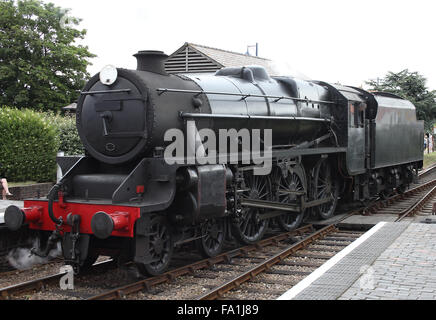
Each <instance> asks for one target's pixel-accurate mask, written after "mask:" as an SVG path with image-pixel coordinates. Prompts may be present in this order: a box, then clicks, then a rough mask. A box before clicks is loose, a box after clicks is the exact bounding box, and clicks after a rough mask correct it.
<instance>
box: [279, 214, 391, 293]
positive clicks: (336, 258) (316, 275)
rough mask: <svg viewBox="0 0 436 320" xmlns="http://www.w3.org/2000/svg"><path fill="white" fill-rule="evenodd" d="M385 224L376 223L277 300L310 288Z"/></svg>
mask: <svg viewBox="0 0 436 320" xmlns="http://www.w3.org/2000/svg"><path fill="white" fill-rule="evenodd" d="M386 223H387V222H379V223H377V224H376V225H375V226H374V227H373V228H371V230H369V231H368V232H366V233H365V234H364V235H362V236H361V237H360V238H359V239H357V240H356V241H354V242H353V243H351V244H350V245H349V246H347V247H346V248H344V249H343V250H342V251H341V252H339V253H338V254H336V255H335V256H334V257H332V258H331V259H330V260H328V261H327V262H326V263H324V264H323V265H322V266H321V267H319V268H318V269H316V270H315V271H314V272H313V273H311V274H310V275H309V276H308V277H306V278H304V279H303V280H301V281H300V282H299V283H298V284H296V285H295V286H294V287H292V288H291V289H290V290H289V291H287V292H285V293H284V294H283V295H281V296H280V297H279V298H278V299H277V300H292V299H293V298H295V297H296V296H297V295H298V294H299V293H300V292H302V291H303V290H304V289H306V288H307V287H308V286H310V285H311V284H312V283H313V282H314V281H315V280H317V279H318V278H319V277H321V276H322V275H323V274H324V273H326V272H327V271H328V270H329V269H330V268H331V267H333V266H334V265H335V264H336V263H338V262H339V261H340V260H341V259H342V258H343V257H345V256H346V255H347V254H349V253H350V252H351V251H353V250H354V249H356V248H357V247H358V246H360V245H361V244H362V243H363V242H365V241H366V240H367V239H368V238H369V237H371V236H372V235H373V234H374V233H376V232H377V231H378V230H380V229H381V228H382V227H383V226H384V225H385V224H386Z"/></svg>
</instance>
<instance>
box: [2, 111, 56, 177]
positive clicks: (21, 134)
mask: <svg viewBox="0 0 436 320" xmlns="http://www.w3.org/2000/svg"><path fill="white" fill-rule="evenodd" d="M59 144H60V141H59V135H58V129H57V128H56V126H55V125H54V124H53V123H51V122H50V121H49V119H48V118H47V117H46V116H44V115H43V114H40V113H37V112H35V111H31V110H25V109H23V110H17V109H13V108H8V107H1V108H0V163H1V165H2V167H1V168H0V172H1V175H2V176H4V177H6V178H7V179H8V180H10V181H28V180H31V181H37V182H46V181H54V180H55V178H56V154H57V152H58V148H59Z"/></svg>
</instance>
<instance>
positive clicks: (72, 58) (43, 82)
mask: <svg viewBox="0 0 436 320" xmlns="http://www.w3.org/2000/svg"><path fill="white" fill-rule="evenodd" d="M66 14H67V11H66V10H64V9H62V8H60V7H57V6H55V5H54V4H52V3H48V4H46V3H43V2H41V1H39V0H18V1H13V0H0V105H8V106H11V107H16V108H31V109H37V110H60V108H61V107H64V106H66V105H68V104H70V103H72V102H74V101H75V100H76V99H77V96H78V93H79V91H80V90H81V89H82V88H83V86H84V84H85V81H86V79H87V78H89V74H88V73H87V71H86V68H87V66H88V65H89V64H90V62H89V61H88V59H89V58H92V57H95V55H93V54H92V53H90V52H89V51H88V47H86V46H81V45H77V44H76V43H75V41H77V40H79V39H83V38H84V37H85V35H86V30H77V29H75V28H74V26H77V25H78V23H79V22H80V20H79V19H77V18H74V17H69V18H68V19H66V20H67V22H68V23H67V24H64V23H62V18H63V17H66ZM64 20H65V19H64Z"/></svg>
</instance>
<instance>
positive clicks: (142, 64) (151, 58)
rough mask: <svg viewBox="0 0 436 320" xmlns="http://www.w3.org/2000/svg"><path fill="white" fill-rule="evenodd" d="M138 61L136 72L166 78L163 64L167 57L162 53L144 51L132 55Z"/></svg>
mask: <svg viewBox="0 0 436 320" xmlns="http://www.w3.org/2000/svg"><path fill="white" fill-rule="evenodd" d="M133 56H134V57H135V58H136V60H137V61H138V67H137V68H136V69H137V70H140V71H148V72H154V73H158V74H162V75H165V76H167V75H168V73H167V72H166V71H165V66H164V63H165V61H166V60H167V59H168V56H167V55H166V54H165V53H163V52H162V51H152V50H145V51H139V52H138V53H137V54H135V55H133Z"/></svg>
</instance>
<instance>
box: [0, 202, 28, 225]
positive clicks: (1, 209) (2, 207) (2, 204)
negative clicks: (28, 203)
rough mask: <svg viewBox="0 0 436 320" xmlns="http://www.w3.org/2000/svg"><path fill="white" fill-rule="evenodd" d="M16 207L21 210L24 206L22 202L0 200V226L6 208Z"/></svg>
mask: <svg viewBox="0 0 436 320" xmlns="http://www.w3.org/2000/svg"><path fill="white" fill-rule="evenodd" d="M12 205H14V206H17V207H19V208H22V207H23V206H24V202H23V201H10V200H0V224H2V223H4V222H5V221H4V217H3V216H4V213H5V210H6V208H7V207H9V206H12Z"/></svg>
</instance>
